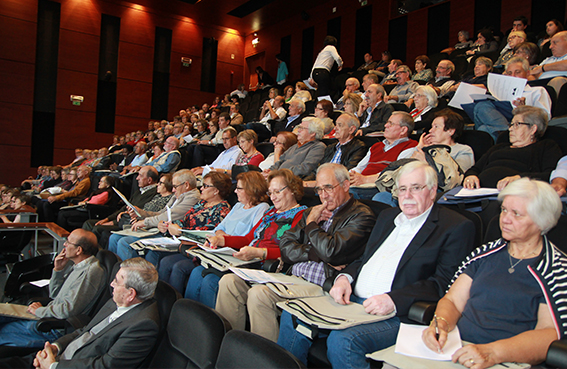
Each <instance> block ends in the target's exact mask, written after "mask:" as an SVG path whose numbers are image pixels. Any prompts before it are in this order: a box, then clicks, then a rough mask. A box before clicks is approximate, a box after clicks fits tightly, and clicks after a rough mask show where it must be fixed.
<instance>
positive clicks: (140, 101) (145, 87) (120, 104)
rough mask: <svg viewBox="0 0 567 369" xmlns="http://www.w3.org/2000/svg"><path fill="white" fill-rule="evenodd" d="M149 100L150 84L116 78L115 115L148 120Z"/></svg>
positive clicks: (150, 94) (150, 95)
mask: <svg viewBox="0 0 567 369" xmlns="http://www.w3.org/2000/svg"><path fill="white" fill-rule="evenodd" d="M151 98H152V85H151V83H147V82H140V81H135V80H127V79H122V78H118V82H117V84H116V115H117V116H118V115H124V116H128V117H138V118H144V119H145V120H148V118H149V117H150V110H151Z"/></svg>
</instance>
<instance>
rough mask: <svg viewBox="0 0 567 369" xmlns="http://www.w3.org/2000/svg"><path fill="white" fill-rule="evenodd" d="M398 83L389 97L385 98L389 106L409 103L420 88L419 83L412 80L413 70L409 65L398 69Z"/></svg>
mask: <svg viewBox="0 0 567 369" xmlns="http://www.w3.org/2000/svg"><path fill="white" fill-rule="evenodd" d="M396 81H397V82H398V85H397V86H396V87H394V88H393V89H392V91H390V94H389V95H388V96H384V101H385V102H387V103H388V104H392V103H405V102H407V101H408V100H409V99H410V97H412V96H413V94H415V91H416V90H417V88H418V87H419V84H418V83H417V82H415V81H412V80H411V69H409V67H408V66H407V65H400V66H399V67H398V69H397V70H396ZM410 105H411V104H410ZM408 107H409V105H408Z"/></svg>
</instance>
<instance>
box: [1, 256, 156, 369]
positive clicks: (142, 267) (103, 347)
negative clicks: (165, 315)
mask: <svg viewBox="0 0 567 369" xmlns="http://www.w3.org/2000/svg"><path fill="white" fill-rule="evenodd" d="M120 266H121V268H120V270H119V271H118V273H117V274H116V278H115V279H114V281H113V282H112V284H111V286H112V287H113V288H114V291H113V297H112V300H109V301H108V303H106V305H104V307H102V309H101V310H100V311H99V312H98V314H97V315H96V316H95V317H94V318H93V319H92V321H91V322H90V323H89V324H88V325H87V326H86V327H84V328H82V329H79V330H76V331H75V332H73V333H70V334H68V335H65V336H63V337H61V338H60V339H58V340H57V341H56V342H55V343H54V344H51V343H49V342H46V343H45V347H44V349H43V350H41V351H40V352H38V353H37V354H36V355H35V358H34V355H29V356H26V357H22V358H18V357H13V358H9V359H3V360H0V368H29V367H31V366H32V361H33V366H35V367H36V368H41V369H55V368H58V369H63V368H77V369H79V368H80V369H83V368H137V367H139V366H140V365H141V364H142V363H143V362H144V360H145V358H146V356H147V355H148V354H149V353H150V351H151V350H152V348H153V347H154V345H155V343H156V339H157V336H158V332H159V313H158V309H157V304H156V302H155V301H154V299H153V298H152V297H153V295H154V292H155V288H156V286H157V282H158V274H157V271H156V269H155V267H154V266H153V265H152V264H151V263H149V262H148V261H146V260H144V259H142V258H134V259H129V260H126V261H124V262H122V264H121V265H120ZM52 364H55V365H53V366H52Z"/></svg>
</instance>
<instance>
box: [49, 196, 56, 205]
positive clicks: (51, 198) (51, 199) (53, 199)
mask: <svg viewBox="0 0 567 369" xmlns="http://www.w3.org/2000/svg"><path fill="white" fill-rule="evenodd" d="M56 200H57V199H56V198H55V196H49V197H48V198H47V201H49V203H50V204H52V203H53V202H54V201H56Z"/></svg>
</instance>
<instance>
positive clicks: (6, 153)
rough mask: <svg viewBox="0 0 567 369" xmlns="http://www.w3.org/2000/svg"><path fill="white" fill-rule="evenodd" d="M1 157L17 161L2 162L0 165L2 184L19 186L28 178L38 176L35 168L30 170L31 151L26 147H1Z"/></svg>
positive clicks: (6, 145) (4, 145)
mask: <svg viewBox="0 0 567 369" xmlns="http://www.w3.org/2000/svg"><path fill="white" fill-rule="evenodd" d="M0 157H2V158H14V159H15V160H2V161H1V163H0V173H1V179H0V182H2V183H5V184H8V185H10V186H14V187H15V186H19V185H20V184H21V182H22V181H23V180H24V179H26V178H27V177H28V176H33V175H36V174H37V170H36V169H35V168H30V166H29V163H30V149H29V147H24V146H14V145H11V144H3V145H0Z"/></svg>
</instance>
